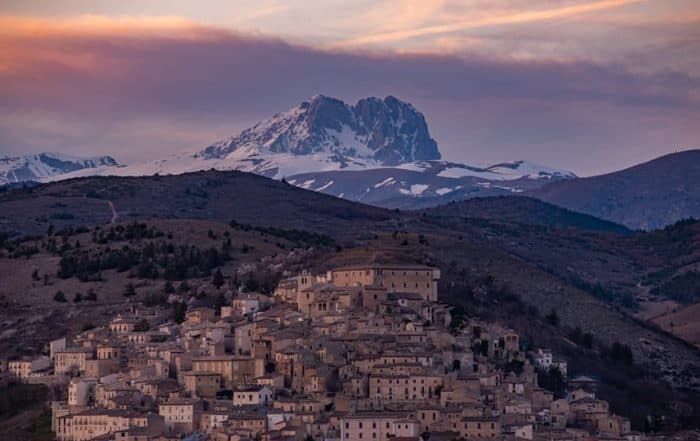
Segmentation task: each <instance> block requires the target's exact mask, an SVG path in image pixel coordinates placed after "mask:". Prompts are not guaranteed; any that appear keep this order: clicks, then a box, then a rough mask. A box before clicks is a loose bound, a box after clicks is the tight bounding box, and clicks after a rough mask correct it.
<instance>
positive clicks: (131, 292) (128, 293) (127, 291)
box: [124, 282, 136, 297]
mask: <svg viewBox="0 0 700 441" xmlns="http://www.w3.org/2000/svg"><path fill="white" fill-rule="evenodd" d="M135 295H136V288H135V287H134V284H133V283H131V282H129V283H127V284H126V287H125V288H124V297H133V296H135Z"/></svg>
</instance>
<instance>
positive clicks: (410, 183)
mask: <svg viewBox="0 0 700 441" xmlns="http://www.w3.org/2000/svg"><path fill="white" fill-rule="evenodd" d="M575 177H576V176H575V175H574V174H573V173H571V172H567V171H560V170H555V169H552V168H549V167H545V166H540V165H537V164H533V163H530V162H525V161H515V162H510V163H500V164H495V165H491V166H487V167H474V166H469V165H464V164H459V163H454V162H448V161H418V162H412V163H407V164H401V165H399V166H396V167H382V168H376V169H369V170H336V171H321V172H310V173H301V174H298V175H292V176H290V177H288V178H287V182H289V183H290V184H294V185H297V186H300V187H302V188H306V189H308V190H315V191H320V192H322V193H327V194H331V195H333V196H338V197H341V198H345V199H351V200H354V201H359V202H364V203H366V204H372V205H377V206H381V207H386V208H402V209H416V208H424V207H430V206H435V205H439V204H443V203H448V202H451V201H456V200H462V199H469V198H473V197H484V196H498V195H509V194H519V193H522V192H524V191H528V190H532V189H535V188H539V187H540V186H542V185H543V184H544V183H545V182H549V181H552V180H560V179H572V178H575Z"/></svg>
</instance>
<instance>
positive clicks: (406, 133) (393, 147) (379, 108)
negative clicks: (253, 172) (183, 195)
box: [201, 95, 440, 167]
mask: <svg viewBox="0 0 700 441" xmlns="http://www.w3.org/2000/svg"><path fill="white" fill-rule="evenodd" d="M240 152H243V153H244V154H245V155H248V156H251V155H256V154H261V153H265V152H272V153H291V154H294V155H314V154H325V155H328V157H329V158H330V159H332V160H334V161H336V162H338V163H339V164H340V165H341V167H343V163H344V162H346V161H368V163H374V164H380V165H398V164H403V163H406V162H412V161H416V160H431V159H440V152H438V148H437V143H436V142H435V140H433V139H432V138H431V137H430V134H429V133H428V126H427V124H426V123H425V118H424V117H423V115H422V114H421V113H420V112H418V111H417V110H416V109H415V108H414V107H413V106H412V105H410V104H408V103H405V102H403V101H400V100H398V99H396V98H394V97H393V96H388V97H386V98H384V99H383V100H380V99H379V98H374V97H371V98H365V99H362V100H360V101H358V102H357V104H355V105H354V106H349V105H347V104H345V103H344V102H342V101H340V100H338V99H335V98H330V97H327V96H324V95H317V96H315V97H313V98H311V100H310V101H304V102H303V103H301V104H300V105H299V106H297V107H295V108H293V109H291V110H289V111H287V112H284V113H279V114H277V115H275V116H273V117H272V118H270V119H266V120H264V121H262V122H259V123H258V124H256V125H254V126H253V127H251V128H249V129H246V130H244V131H243V132H242V133H241V134H240V135H238V136H236V137H232V138H227V139H225V140H223V141H220V142H217V143H215V144H212V145H210V146H209V147H207V148H206V149H204V151H203V152H201V155H202V156H204V157H205V158H209V159H211V158H216V159H222V158H226V157H229V155H231V154H234V155H235V153H240Z"/></svg>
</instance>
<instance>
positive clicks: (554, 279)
mask: <svg viewBox="0 0 700 441" xmlns="http://www.w3.org/2000/svg"><path fill="white" fill-rule="evenodd" d="M443 211H444V212H443ZM538 211H540V212H541V213H538ZM0 213H2V215H1V216H2V226H3V228H4V230H5V231H8V232H9V231H12V232H14V233H16V234H15V235H14V236H12V237H7V236H5V237H4V238H2V240H0V249H1V250H2V251H1V252H0V254H1V255H2V257H0V267H2V268H3V272H4V273H3V279H6V280H12V283H4V284H3V286H1V287H0V295H2V296H3V298H2V302H3V307H4V308H3V311H2V313H1V314H2V315H1V316H0V319H1V321H0V323H2V328H0V345H9V346H2V347H6V348H8V350H12V351H17V350H21V349H22V348H21V347H20V348H17V347H14V346H13V344H14V345H16V344H17V343H18V342H20V341H19V340H17V337H16V336H17V335H23V336H27V338H28V339H29V340H28V341H27V343H26V344H27V345H30V346H31V344H33V343H32V342H34V341H35V339H36V341H39V340H40V339H39V337H42V336H41V335H39V333H40V332H44V333H50V334H52V335H55V334H56V332H58V331H57V329H58V330H60V332H65V330H66V326H73V327H75V326H81V325H83V324H84V323H85V322H87V321H89V320H99V317H100V314H99V313H98V311H110V312H111V313H114V312H116V311H119V310H120V308H128V305H129V302H131V301H135V300H131V299H132V297H128V298H127V299H126V300H124V299H125V298H124V296H123V295H124V292H125V291H126V287H127V285H128V284H129V283H131V284H133V285H134V290H135V292H136V294H135V296H136V297H135V299H139V300H145V299H146V297H145V296H147V295H149V294H152V293H159V292H162V291H163V289H164V288H163V284H164V283H165V282H166V281H167V280H169V279H172V278H174V279H175V280H176V281H179V280H182V281H186V282H187V284H188V285H189V286H190V288H189V289H193V290H194V291H193V292H194V293H196V294H197V295H198V296H201V293H205V294H204V295H203V296H202V297H201V299H199V300H198V301H200V300H201V301H203V302H205V301H206V302H214V301H215V298H216V293H217V291H216V289H214V288H212V278H211V272H212V271H215V270H216V269H220V270H221V271H222V272H223V273H224V274H225V275H226V277H239V278H240V277H248V276H245V274H249V273H250V268H256V273H260V274H266V275H269V278H268V276H266V279H265V280H259V281H252V282H254V284H255V285H254V286H257V287H260V286H267V285H269V283H270V281H274V280H275V278H277V277H281V275H282V274H283V273H284V272H285V271H295V270H298V269H299V268H301V267H310V268H312V269H314V270H316V271H323V270H325V269H328V268H329V267H333V266H337V265H344V264H350V263H360V262H363V263H364V262H368V261H379V262H381V261H385V262H411V263H422V264H430V265H436V266H439V267H440V268H441V269H442V274H443V280H442V281H441V283H440V287H441V288H440V293H439V294H440V298H441V299H442V300H443V301H446V302H449V303H452V304H457V305H460V306H461V307H462V308H464V310H465V311H467V313H468V314H471V315H478V316H482V317H487V318H488V319H489V320H493V321H498V322H502V323H503V324H504V325H507V326H512V327H514V328H515V329H516V330H518V331H519V332H521V333H522V335H523V338H524V340H526V341H530V342H538V344H540V345H542V346H550V347H553V348H555V349H557V350H559V351H560V352H561V353H564V354H566V355H567V356H568V355H569V354H571V357H572V359H575V360H578V361H577V363H578V365H579V366H580V367H579V368H578V369H579V371H585V369H593V371H594V372H598V373H599V374H601V375H603V374H605V375H612V376H613V377H614V379H613V378H612V377H611V382H613V383H614V384H616V385H617V386H614V387H615V388H616V389H615V390H616V391H617V392H615V393H616V394H620V396H621V397H627V398H624V399H625V400H628V401H629V399H630V397H629V395H628V393H627V392H622V391H621V390H620V389H619V388H620V387H623V386H619V385H620V384H623V385H625V386H624V387H629V388H632V389H631V390H636V391H637V392H635V393H641V392H640V390H639V389H638V385H636V386H634V387H633V385H632V384H630V383H629V382H630V381H632V378H628V379H625V378H618V377H619V375H618V374H614V373H611V372H610V371H609V369H608V368H606V367H605V363H604V361H603V360H602V358H601V357H602V356H603V355H602V354H604V350H605V348H607V347H609V346H610V345H613V344H614V343H621V344H625V345H628V346H629V347H630V348H631V350H632V352H633V354H634V359H635V360H636V362H637V363H638V364H639V366H640V367H641V368H643V369H648V370H649V372H654V375H655V377H654V378H653V379H647V374H640V375H642V378H645V379H646V380H645V381H647V383H645V384H647V387H648V385H649V384H652V383H649V382H650V381H651V382H658V381H668V382H669V383H671V384H674V385H675V386H676V387H682V388H691V389H692V388H697V387H700V384H699V383H698V380H697V378H700V373H697V372H694V371H693V370H692V367H693V366H698V365H700V353H698V351H697V349H695V348H693V347H692V346H691V345H689V344H686V343H684V342H682V341H681V340H679V339H677V338H675V337H673V336H672V335H670V334H668V333H665V332H662V331H661V330H659V329H658V328H656V327H654V326H650V325H649V324H647V323H644V322H641V321H639V320H637V319H635V318H634V317H632V316H631V315H629V314H628V313H627V312H626V311H625V310H623V309H621V308H620V307H619V305H618V304H616V303H615V302H614V300H615V299H614V298H612V299H611V298H606V297H605V296H603V295H600V293H598V292H596V289H597V288H596V287H595V286H591V284H590V283H588V284H587V283H584V282H585V281H586V280H600V281H602V282H603V283H605V284H610V285H619V286H624V287H625V288H627V289H630V290H634V289H635V284H636V283H637V282H638V281H639V280H643V279H644V278H645V277H646V276H647V272H648V271H649V270H651V269H653V270H654V271H659V270H662V269H663V268H665V262H666V259H665V258H663V257H655V259H651V258H650V256H664V255H665V253H667V251H664V252H658V253H657V252H656V251H655V250H656V249H658V250H664V249H668V250H670V249H672V247H673V245H669V241H668V240H666V239H664V238H663V237H662V236H659V238H658V239H655V240H656V241H658V243H657V242H655V240H651V241H648V242H646V243H644V246H641V245H640V244H641V243H643V242H640V240H642V239H641V238H642V237H646V234H651V233H630V232H627V231H625V230H624V228H621V227H619V226H615V225H614V224H610V223H607V222H603V221H597V220H595V219H592V218H590V217H588V216H585V215H580V214H577V213H572V212H569V211H566V210H561V209H559V208H557V207H553V206H551V205H549V204H545V203H541V202H538V201H533V200H528V199H518V198H493V199H484V200H477V201H474V202H465V203H459V204H454V205H453V206H444V207H440V208H438V209H433V210H424V211H417V212H402V211H396V210H386V209H381V208H375V207H369V206H365V205H361V204H358V203H354V202H350V201H346V200H342V199H338V198H333V197H330V196H327V195H323V194H320V193H316V192H311V191H306V190H303V189H300V188H297V187H294V186H291V185H288V184H285V183H283V182H278V181H273V180H270V179H267V178H263V177H260V176H256V175H252V174H246V173H240V172H216V171H209V172H199V173H192V174H185V175H178V176H152V177H140V178H124V177H91V178H83V179H74V180H68V181H61V182H56V183H52V184H46V185H40V186H37V187H33V188H28V189H16V190H10V191H6V192H5V193H3V194H2V195H0ZM475 213H479V216H480V217H479V216H474V214H475ZM135 221H137V224H134V222H135ZM141 223H143V224H144V225H145V227H138V228H136V227H134V225H140V224H141ZM80 226H82V227H80ZM134 228H136V231H143V230H144V228H145V231H151V230H152V229H153V228H155V229H156V230H157V231H158V232H160V233H159V234H157V233H153V234H151V233H147V234H141V233H139V234H136V235H133V234H123V233H117V231H118V230H122V231H129V230H133V229H134ZM112 231H115V232H114V233H112ZM46 233H50V234H46ZM21 234H34V235H35V236H34V237H26V236H25V239H23V240H17V239H15V238H17V237H19V235H21ZM227 235H228V237H227ZM672 237H674V238H676V235H673V234H672ZM229 238H230V239H231V241H232V243H233V245H232V248H229V249H228V251H227V253H228V255H229V257H230V258H223V257H222V254H221V252H222V250H225V249H226V243H227V240H228V239H229ZM187 244H189V245H190V246H193V247H194V248H195V249H194V250H192V251H191V252H190V251H188V252H187V253H184V252H182V251H180V250H181V246H182V245H187ZM125 247H127V248H125ZM664 247H668V248H664ZM212 248H214V249H215V250H217V251H216V252H213V251H211V249H212ZM251 249H253V250H255V251H251ZM169 250H170V251H169ZM154 253H155V254H154ZM162 253H167V254H168V257H167V258H166V257H165V255H161V254H162ZM171 253H172V255H171ZM635 253H638V255H637V254H635ZM173 255H174V256H175V257H176V259H175V260H174V261H173V259H174V257H173ZM217 256H218V257H217ZM144 259H145V260H144ZM192 259H194V260H192ZM202 259H203V260H202ZM645 259H646V260H645ZM159 262H162V264H161V263H159ZM173 262H175V263H173ZM168 263H173V264H172V265H168ZM643 263H644V264H645V265H646V266H642V264H643ZM187 268H194V269H196V271H195V270H191V271H188V270H187ZM35 269H36V270H37V272H36V274H35V273H34V270H35ZM572 274H573V275H575V277H574V276H572ZM44 277H47V279H46V281H45V280H44ZM584 277H585V278H586V279H583V278H584ZM243 280H246V279H243ZM582 280H583V281H582ZM252 282H251V283H252ZM178 283H179V282H178ZM90 288H93V290H94V291H95V292H98V293H99V294H98V300H97V301H95V302H92V301H88V302H85V301H81V302H78V303H75V302H72V301H71V299H72V298H73V297H74V296H75V295H76V293H77V292H80V293H82V294H85V293H86V292H88V290H89V289H90ZM57 290H61V291H63V292H64V293H65V294H66V297H67V300H68V301H67V302H65V303H61V304H59V305H57V304H56V301H55V300H53V298H54V296H55V295H56V292H57ZM481 293H484V294H481ZM615 294H617V293H615ZM484 295H486V297H484ZM195 298H197V297H195ZM552 314H554V315H555V316H556V317H557V321H556V326H554V325H553V324H551V323H549V322H548V321H547V320H548V319H547V318H546V317H547V316H551V315H552ZM67 324H70V325H67ZM44 325H46V326H44ZM577 328H578V329H580V330H581V332H584V333H585V332H588V333H591V334H592V336H593V338H594V341H595V342H596V343H595V348H591V349H586V348H582V347H579V345H578V344H575V343H574V344H573V346H571V345H572V343H570V340H569V334H570V333H571V332H574V330H576V329H577ZM30 330H33V331H30ZM60 332H59V333H60ZM43 337H45V336H43ZM16 342H17V343H16ZM25 347H26V346H25ZM587 366H588V367H590V366H593V368H586V367H587ZM574 371H576V370H574ZM635 378H638V377H635ZM659 384H661V383H659ZM630 393H631V392H630ZM620 399H622V398H620ZM644 405H645V406H646V405H650V403H647V404H644ZM640 412H641V411H640Z"/></svg>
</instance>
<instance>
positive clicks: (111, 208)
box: [107, 200, 119, 224]
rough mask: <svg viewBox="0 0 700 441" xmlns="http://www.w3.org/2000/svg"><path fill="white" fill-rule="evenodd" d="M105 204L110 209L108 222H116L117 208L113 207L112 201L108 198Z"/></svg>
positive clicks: (117, 216) (117, 217)
mask: <svg viewBox="0 0 700 441" xmlns="http://www.w3.org/2000/svg"><path fill="white" fill-rule="evenodd" d="M107 205H109V209H110V210H112V219H110V221H109V223H110V224H116V223H117V219H119V214H118V213H117V209H116V208H114V203H112V201H110V200H108V201H107Z"/></svg>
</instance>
